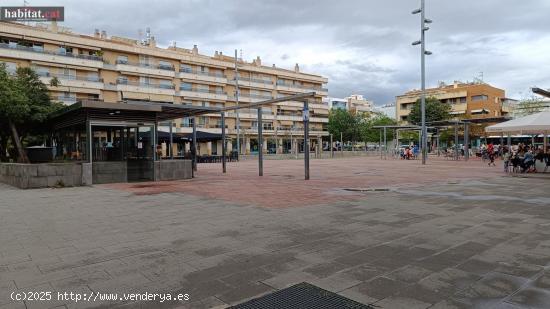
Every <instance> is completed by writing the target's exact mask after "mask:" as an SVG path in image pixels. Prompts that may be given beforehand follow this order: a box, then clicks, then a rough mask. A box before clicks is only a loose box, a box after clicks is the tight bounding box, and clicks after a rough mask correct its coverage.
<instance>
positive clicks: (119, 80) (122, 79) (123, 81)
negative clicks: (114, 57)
mask: <svg viewBox="0 0 550 309" xmlns="http://www.w3.org/2000/svg"><path fill="white" fill-rule="evenodd" d="M116 81H117V83H118V84H123V85H126V84H128V76H119V77H117V79H116Z"/></svg>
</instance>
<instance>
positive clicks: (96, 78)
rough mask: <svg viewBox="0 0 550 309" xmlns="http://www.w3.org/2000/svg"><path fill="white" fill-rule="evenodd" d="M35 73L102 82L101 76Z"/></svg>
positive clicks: (59, 77) (44, 75)
mask: <svg viewBox="0 0 550 309" xmlns="http://www.w3.org/2000/svg"><path fill="white" fill-rule="evenodd" d="M36 74H38V76H41V77H52V78H53V77H56V78H58V79H67V80H82V81H87V82H96V83H102V82H103V78H99V77H98V76H78V75H67V74H53V73H50V72H43V71H42V72H41V71H37V72H36Z"/></svg>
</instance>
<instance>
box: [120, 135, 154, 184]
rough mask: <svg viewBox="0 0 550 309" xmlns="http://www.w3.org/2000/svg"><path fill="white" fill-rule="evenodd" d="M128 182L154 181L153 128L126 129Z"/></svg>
mask: <svg viewBox="0 0 550 309" xmlns="http://www.w3.org/2000/svg"><path fill="white" fill-rule="evenodd" d="M126 134H127V139H126V141H127V152H126V162H127V171H128V172H127V173H128V181H129V182H130V181H151V180H154V177H153V176H154V166H153V159H154V158H153V151H154V149H153V148H154V145H155V143H154V141H153V128H152V127H149V126H140V127H133V128H127V129H126Z"/></svg>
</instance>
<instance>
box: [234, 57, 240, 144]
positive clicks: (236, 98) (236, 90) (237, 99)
mask: <svg viewBox="0 0 550 309" xmlns="http://www.w3.org/2000/svg"><path fill="white" fill-rule="evenodd" d="M235 102H236V104H237V107H239V70H238V69H237V50H236V49H235ZM235 115H236V116H237V119H236V122H237V153H238V154H239V155H241V139H240V136H241V121H240V119H239V109H237V110H235Z"/></svg>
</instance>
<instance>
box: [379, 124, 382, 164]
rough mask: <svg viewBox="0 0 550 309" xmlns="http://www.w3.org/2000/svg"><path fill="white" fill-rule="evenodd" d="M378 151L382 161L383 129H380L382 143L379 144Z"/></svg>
mask: <svg viewBox="0 0 550 309" xmlns="http://www.w3.org/2000/svg"><path fill="white" fill-rule="evenodd" d="M378 150H380V160H382V129H380V141H379V142H378Z"/></svg>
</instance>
